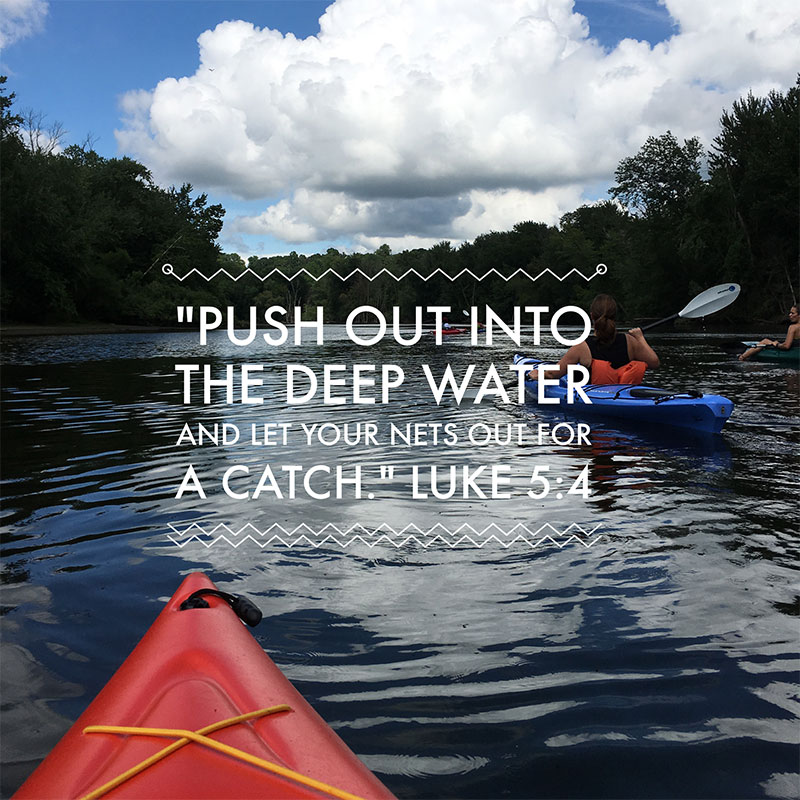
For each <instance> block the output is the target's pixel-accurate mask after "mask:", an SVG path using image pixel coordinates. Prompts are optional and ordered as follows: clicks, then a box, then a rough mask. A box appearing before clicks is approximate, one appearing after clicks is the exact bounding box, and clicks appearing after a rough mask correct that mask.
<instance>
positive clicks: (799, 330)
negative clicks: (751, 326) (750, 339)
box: [739, 305, 800, 361]
mask: <svg viewBox="0 0 800 800" xmlns="http://www.w3.org/2000/svg"><path fill="white" fill-rule="evenodd" d="M765 347H775V348H776V349H778V350H791V348H793V347H800V314H798V310H797V306H796V305H794V306H792V307H791V308H790V309H789V330H787V331H786V338H785V339H784V340H783V341H782V342H778V341H777V340H775V339H762V340H761V341H760V342H759V343H758V344H757V345H756V346H755V347H751V348H750V349H749V350H745V351H744V353H742V354H741V355H740V356H739V361H746V360H747V359H748V358H750V356H753V355H755V354H756V353H760V352H761V351H762V350H763V349H764V348H765Z"/></svg>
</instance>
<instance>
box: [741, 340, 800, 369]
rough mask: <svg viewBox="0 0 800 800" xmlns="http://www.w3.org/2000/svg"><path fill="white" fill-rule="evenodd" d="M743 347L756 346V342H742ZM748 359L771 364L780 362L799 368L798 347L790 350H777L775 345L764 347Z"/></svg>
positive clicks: (799, 354)
mask: <svg viewBox="0 0 800 800" xmlns="http://www.w3.org/2000/svg"><path fill="white" fill-rule="evenodd" d="M742 344H743V345H744V346H745V347H758V342H742ZM748 361H768V362H770V363H772V364H781V365H784V366H787V367H797V368H799V369H800V347H792V348H791V349H790V350H779V349H778V348H777V347H765V348H763V349H762V350H760V351H759V352H758V353H753V355H752V356H750V358H749V359H748Z"/></svg>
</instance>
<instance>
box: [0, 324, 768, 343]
mask: <svg viewBox="0 0 800 800" xmlns="http://www.w3.org/2000/svg"><path fill="white" fill-rule="evenodd" d="M326 324H330V325H343V324H344V322H330V323H326ZM635 324H639V325H642V324H645V323H644V321H643V320H637V321H636V323H635ZM245 325H246V323H244V322H243V323H242V327H245ZM356 325H358V326H359V327H360V323H356ZM618 327H619V329H620V330H627V329H628V327H629V325H627V324H620V325H619V326H618ZM734 328H735V330H736V331H737V333H741V334H742V335H747V336H751V335H752V336H756V335H759V336H766V335H771V334H769V331H770V330H772V331H776V330H778V329H780V328H781V326H780V323H777V324H776V323H775V322H774V321H773V322H767V321H764V322H763V323H761V324H753V323H751V324H749V325H744V326H739V325H736V326H733V325H731V324H723V325H719V326H717V325H687V324H685V323H684V324H679V325H676V326H674V327H669V326H666V325H665V326H663V327H662V328H661V329H660V330H657V331H653V332H654V333H687V334H695V333H730V331H731V329H734ZM265 330H266V328H265ZM781 330H782V329H781ZM196 332H197V327H196V326H192V325H188V326H182V327H177V326H169V325H117V324H114V323H110V322H86V323H73V324H68V323H61V324H51V325H47V324H45V325H38V324H33V323H10V324H8V325H0V339H3V338H4V337H17V336H88V335H97V334H109V333H196ZM772 335H776V336H777V335H779V334H772Z"/></svg>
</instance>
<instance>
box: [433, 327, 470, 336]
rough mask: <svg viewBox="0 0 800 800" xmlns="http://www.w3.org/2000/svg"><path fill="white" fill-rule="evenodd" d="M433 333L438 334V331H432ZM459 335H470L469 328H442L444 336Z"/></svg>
mask: <svg viewBox="0 0 800 800" xmlns="http://www.w3.org/2000/svg"><path fill="white" fill-rule="evenodd" d="M431 333H436V331H431ZM459 333H469V328H442V330H441V334H442V336H455V335H456V334H459Z"/></svg>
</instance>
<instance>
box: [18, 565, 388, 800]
mask: <svg viewBox="0 0 800 800" xmlns="http://www.w3.org/2000/svg"><path fill="white" fill-rule="evenodd" d="M197 590H202V591H205V592H208V590H212V591H216V589H215V587H214V585H213V584H212V583H211V581H209V580H208V578H206V577H205V576H204V575H202V574H200V573H194V574H192V575H189V576H188V577H187V578H186V580H184V582H183V583H182V584H181V586H180V588H179V589H178V591H177V592H176V593H175V595H174V596H173V597H172V599H171V600H170V601H169V603H168V604H167V606H166V608H165V609H164V610H163V611H162V612H161V614H159V616H158V618H157V619H156V621H155V622H154V623H153V625H152V626H151V628H150V630H149V631H148V632H147V633H146V634H145V636H144V638H143V639H142V640H141V642H139V644H138V645H137V647H136V649H135V650H134V651H133V653H131V655H130V656H129V657H128V659H127V660H126V661H125V662H124V663H123V665H122V666H121V667H120V668H119V670H117V672H116V673H115V674H114V675H113V677H112V678H111V680H109V682H108V683H107V684H106V686H105V687H104V688H103V690H102V691H101V692H100V694H99V695H98V696H97V697H96V698H95V700H94V701H93V702H92V704H91V705H90V706H89V707H88V708H87V709H86V711H85V712H84V713H83V714H82V715H81V717H80V718H79V719H78V721H77V722H76V723H75V724H74V725H73V726H72V727H71V728H70V729H69V731H67V733H66V734H65V736H64V738H63V739H62V740H61V741H60V742H59V743H58V744H57V745H56V747H55V748H54V750H53V752H52V753H50V755H49V756H48V757H47V758H46V759H45V760H44V761H43V762H42V764H41V765H40V766H39V767H38V769H37V770H36V771H35V772H34V773H33V774H32V775H31V776H30V778H28V780H27V781H26V782H25V783H24V784H23V786H22V787H21V788H20V789H19V791H18V792H17V793H16V795H14V797H16V798H20V799H22V798H59V799H60V800H65V799H66V798H78V797H85V798H95V797H109V798H176V800H177V798H186V799H187V800H189V799H190V798H191V800H200V798H220V799H221V798H242V799H243V798H316V799H317V800H319V798H324V797H338V798H342V799H343V800H348V799H351V798H354V797H355V798H391V797H393V795H392V794H391V793H390V792H389V790H388V789H386V787H385V786H384V785H383V784H382V783H381V782H380V781H379V780H378V779H377V778H376V777H375V776H374V775H373V774H372V773H371V772H370V771H369V770H368V769H367V767H366V766H365V765H364V764H363V763H362V762H361V761H359V759H358V758H357V757H356V756H355V754H354V753H353V752H352V751H351V750H350V749H349V748H348V747H347V745H345V743H344V742H343V741H342V740H341V739H340V738H339V737H338V736H337V735H336V734H335V733H334V732H333V730H331V728H330V727H328V725H327V724H326V723H325V721H324V720H323V719H322V718H321V717H320V716H319V715H318V714H317V713H316V712H315V711H314V709H313V708H311V706H310V705H309V704H308V703H307V702H306V701H305V700H304V699H303V697H302V696H301V695H300V694H299V693H298V692H297V690H296V689H295V688H294V687H293V686H292V685H291V683H289V681H288V680H287V679H286V677H285V676H284V675H283V673H282V672H281V671H280V670H279V669H278V667H277V666H275V664H274V663H273V662H272V660H271V659H270V658H269V656H268V655H267V654H266V653H265V652H264V651H263V650H262V649H261V647H260V646H259V644H258V643H257V642H256V640H255V639H254V638H253V637H252V636H251V635H250V633H249V632H248V631H247V630H246V629H245V626H244V625H243V624H242V622H241V621H240V619H239V617H237V614H236V613H234V611H233V609H232V607H231V605H233V606H234V607H237V608H240V611H241V612H242V615H243V616H244V617H245V618H246V615H247V613H248V612H252V613H254V614H255V615H257V616H258V618H260V612H258V610H257V609H255V608H254V607H253V606H252V605H250V604H249V603H248V602H247V601H246V600H241V598H234V597H233V596H231V595H226V597H225V598H222V597H218V596H216V595H213V594H201V596H200V597H197V596H195V597H193V598H192V600H191V601H190V603H189V606H190V607H188V608H184V609H181V605H182V604H184V602H185V601H186V600H187V599H188V598H190V596H192V595H194V593H195V592H197ZM222 594H224V593H222ZM233 600H236V601H238V603H239V606H237V604H236V603H233V602H232V601H233ZM203 604H206V605H207V607H205V608H204V607H193V606H194V605H200V606H202V605H203ZM242 604H243V606H244V607H243V608H241V607H240V606H241V605H242ZM237 613H238V612H237ZM251 624H252V622H251ZM250 712H258V713H257V714H251V713H250ZM241 715H245V716H246V717H248V718H247V719H244V720H241V721H234V718H237V717H240V716H241ZM220 723H225V724H224V725H221V724H220ZM95 726H112V727H111V728H108V727H101V728H99V729H98V728H95ZM115 728H118V729H119V728H121V730H115ZM129 728H140V729H141V728H144V729H147V730H146V731H131V730H128V729H129ZM87 729H88V730H87ZM162 737H163V738H162ZM220 745H222V747H223V748H225V747H226V746H227V748H228V749H226V750H225V751H224V752H221V751H220V750H219V749H216V748H219V747H220ZM165 749H167V750H168V751H169V750H171V751H172V752H168V753H167V754H166V755H165V756H163V757H162V758H161V760H158V761H157V762H155V763H152V764H149V765H147V763H146V760H147V759H151V758H152V757H153V756H154V755H155V754H157V753H159V752H160V751H163V750H165ZM143 762H145V765H144V766H142V763H143ZM132 768H133V769H134V770H136V769H138V770H139V771H138V772H135V773H134V774H132V775H130V776H129V777H127V778H126V779H123V778H124V776H125V773H126V771H128V770H131V769H132Z"/></svg>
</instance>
